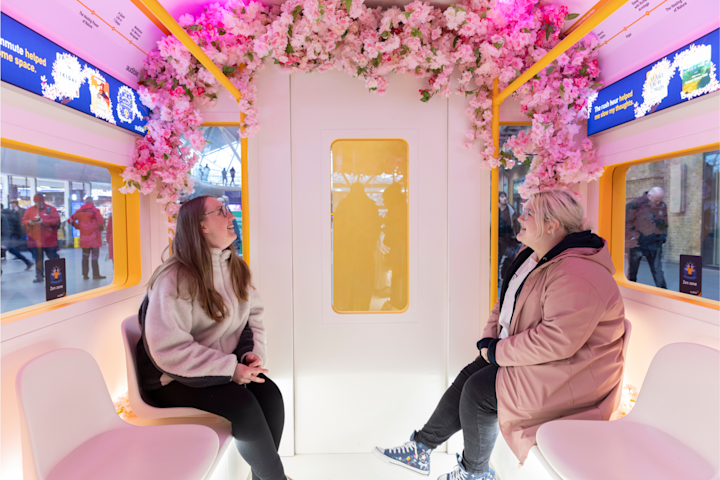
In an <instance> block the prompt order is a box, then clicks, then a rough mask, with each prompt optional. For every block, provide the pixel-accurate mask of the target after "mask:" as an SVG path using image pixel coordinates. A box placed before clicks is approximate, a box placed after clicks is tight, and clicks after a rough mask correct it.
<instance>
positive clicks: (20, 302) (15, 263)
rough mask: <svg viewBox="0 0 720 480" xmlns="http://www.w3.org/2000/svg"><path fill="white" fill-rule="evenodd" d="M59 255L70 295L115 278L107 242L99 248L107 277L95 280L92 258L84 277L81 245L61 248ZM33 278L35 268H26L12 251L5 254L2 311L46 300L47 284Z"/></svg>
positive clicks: (26, 255) (101, 284) (93, 287)
mask: <svg viewBox="0 0 720 480" xmlns="http://www.w3.org/2000/svg"><path fill="white" fill-rule="evenodd" d="M22 253H23V255H24V256H25V258H27V259H29V260H31V261H32V255H30V252H29V251H27V250H25V251H23V252H22ZM58 255H60V258H64V259H65V268H66V270H67V292H68V295H73V294H75V293H80V292H86V291H88V290H92V289H95V288H99V287H104V286H106V285H110V284H111V283H112V281H113V276H114V270H113V262H112V260H109V259H108V247H107V245H105V246H103V247H101V248H100V257H99V264H100V275H103V276H104V277H107V278H105V279H104V280H92V261H91V265H90V280H83V278H82V248H61V249H59V250H58ZM45 260H47V257H45ZM34 278H35V267H33V268H31V269H30V270H25V264H24V263H23V262H22V261H21V260H16V259H15V255H13V254H11V253H9V252H8V253H6V256H5V258H4V259H3V260H2V278H1V279H0V292H1V295H2V312H3V313H4V312H10V311H12V310H16V309H18V308H24V307H29V306H30V305H37V304H38V303H43V302H45V284H44V283H33V279H34Z"/></svg>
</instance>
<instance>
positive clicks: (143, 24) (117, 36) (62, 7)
mask: <svg viewBox="0 0 720 480" xmlns="http://www.w3.org/2000/svg"><path fill="white" fill-rule="evenodd" d="M2 11H3V12H5V13H6V14H8V15H10V16H11V17H13V18H14V19H15V20H17V21H18V22H20V23H22V24H24V25H25V26H27V27H29V28H30V29H32V30H35V31H36V32H38V33H39V34H41V35H43V36H45V37H47V38H48V39H50V40H52V41H53V42H55V43H57V44H58V45H60V46H61V47H63V48H65V49H66V50H69V51H70V52H72V53H74V54H75V55H77V56H79V57H81V58H82V59H83V60H85V61H87V62H90V63H92V64H94V65H95V66H96V67H98V68H100V69H101V70H104V71H106V72H107V73H109V74H110V75H112V76H114V77H115V78H117V79H118V80H120V81H121V82H124V83H126V84H128V85H130V86H132V87H137V78H138V77H137V75H136V74H135V73H133V71H134V72H139V70H140V66H141V65H142V61H143V60H144V59H145V57H146V56H147V52H149V51H151V50H152V49H154V48H156V44H157V41H158V40H159V39H160V38H161V37H162V36H163V35H164V34H163V33H162V31H161V30H160V29H159V28H158V27H157V26H156V25H155V24H154V23H153V22H152V21H150V19H148V18H147V17H146V16H145V15H144V14H143V13H142V12H141V11H140V10H138V8H137V7H136V6H135V5H133V3H132V2H131V1H130V0H113V1H108V0H82V2H80V1H78V0H3V2H2Z"/></svg>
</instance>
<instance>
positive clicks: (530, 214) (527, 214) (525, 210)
mask: <svg viewBox="0 0 720 480" xmlns="http://www.w3.org/2000/svg"><path fill="white" fill-rule="evenodd" d="M521 216H524V217H533V216H535V212H534V211H532V210H530V209H529V208H525V207H523V210H522V215H521Z"/></svg>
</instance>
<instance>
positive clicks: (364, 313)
mask: <svg viewBox="0 0 720 480" xmlns="http://www.w3.org/2000/svg"><path fill="white" fill-rule="evenodd" d="M378 140H381V141H398V142H403V143H404V144H405V147H406V148H407V165H408V170H409V169H410V145H409V144H408V142H407V140H405V139H404V138H337V139H335V140H333V142H332V143H331V144H330V151H332V149H333V145H335V143H336V142H346V141H351V142H358V141H359V142H373V141H378ZM331 171H332V167H331ZM408 177H409V175H408ZM408 188H409V185H408ZM408 198H409V197H408ZM407 229H408V242H409V241H410V237H409V235H410V234H409V232H410V204H409V203H408V221H407ZM408 245H409V243H408ZM409 251H410V249H409V248H408V267H409V265H410V253H409ZM333 282H334V280H333ZM406 282H407V286H408V303H407V305H405V308H403V309H402V310H395V311H358V312H355V311H348V312H346V311H342V310H338V309H336V308H335V305H334V302H332V300H331V304H330V306H331V307H332V309H333V311H334V312H335V313H337V314H339V315H385V314H399V313H405V312H407V310H408V308H410V293H409V289H410V272H409V269H408V273H407V276H406Z"/></svg>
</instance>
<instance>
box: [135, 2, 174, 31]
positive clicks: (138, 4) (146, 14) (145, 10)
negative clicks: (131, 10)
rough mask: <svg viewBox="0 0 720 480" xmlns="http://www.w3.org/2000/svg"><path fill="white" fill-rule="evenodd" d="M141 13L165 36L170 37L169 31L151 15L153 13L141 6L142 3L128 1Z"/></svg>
mask: <svg viewBox="0 0 720 480" xmlns="http://www.w3.org/2000/svg"><path fill="white" fill-rule="evenodd" d="M130 1H131V2H132V3H133V4H134V5H135V6H136V7H137V8H138V10H140V11H141V12H142V13H144V14H145V16H146V17H148V18H149V19H150V21H151V22H153V23H154V24H155V25H156V26H157V27H158V28H159V29H160V30H162V32H163V33H164V34H165V35H170V30H168V29H167V28H166V27H165V25H163V24H162V22H161V21H160V20H158V18H157V17H156V16H155V15H153V13H152V12H151V11H150V10H148V8H147V7H146V6H145V5H143V3H142V2H141V1H140V0H130Z"/></svg>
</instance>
